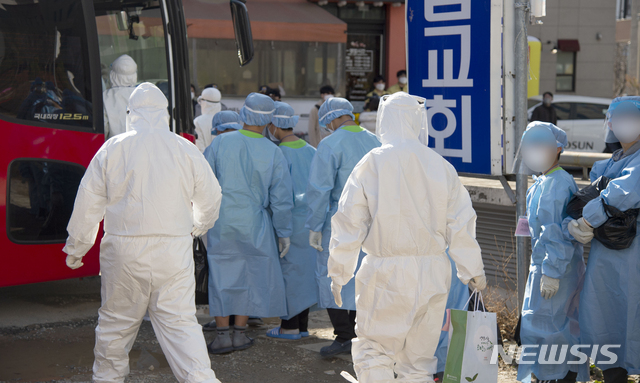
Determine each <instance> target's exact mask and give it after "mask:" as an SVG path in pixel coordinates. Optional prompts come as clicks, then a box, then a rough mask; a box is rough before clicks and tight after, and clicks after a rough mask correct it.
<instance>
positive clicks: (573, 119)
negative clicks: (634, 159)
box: [528, 94, 612, 153]
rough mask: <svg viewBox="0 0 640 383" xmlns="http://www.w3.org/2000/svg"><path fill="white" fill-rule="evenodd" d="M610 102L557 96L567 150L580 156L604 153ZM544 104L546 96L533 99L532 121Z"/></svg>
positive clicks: (530, 101)
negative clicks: (565, 135) (578, 153)
mask: <svg viewBox="0 0 640 383" xmlns="http://www.w3.org/2000/svg"><path fill="white" fill-rule="evenodd" d="M611 101H612V99H610V98H597V97H583V96H572V95H560V94H559V95H555V96H553V104H552V105H553V107H554V108H555V110H556V115H557V116H558V127H560V128H562V129H563V130H564V131H565V132H566V133H567V136H568V138H569V145H567V147H566V149H567V150H574V151H579V152H595V153H604V152H606V151H607V149H606V145H605V143H604V118H605V116H606V114H607V109H608V108H609V104H611ZM541 104H542V96H534V97H531V98H530V99H529V104H528V106H529V110H528V118H529V120H531V115H532V114H533V110H534V109H535V108H537V107H538V106H539V105H541Z"/></svg>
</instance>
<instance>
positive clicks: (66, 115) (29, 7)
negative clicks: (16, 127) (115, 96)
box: [0, 0, 93, 129]
mask: <svg viewBox="0 0 640 383" xmlns="http://www.w3.org/2000/svg"><path fill="white" fill-rule="evenodd" d="M0 47H2V51H3V52H4V53H3V55H2V56H3V57H0V118H5V119H7V120H14V121H13V122H17V123H20V122H22V123H24V121H25V120H26V121H37V122H39V123H44V124H45V126H47V125H48V124H56V125H58V126H56V127H57V128H60V126H59V125H63V126H62V128H64V126H67V127H73V128H75V129H78V128H80V129H83V128H89V129H91V128H93V116H92V107H91V83H90V71H89V56H88V49H87V33H86V26H85V24H84V13H83V9H82V2H80V1H77V0H58V1H38V0H26V1H19V2H16V1H15V0H0ZM16 119H17V120H21V121H15V120H16Z"/></svg>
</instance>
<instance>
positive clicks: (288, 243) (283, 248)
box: [278, 237, 291, 258]
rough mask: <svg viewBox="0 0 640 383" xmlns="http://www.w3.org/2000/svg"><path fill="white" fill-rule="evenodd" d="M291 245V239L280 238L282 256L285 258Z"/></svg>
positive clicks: (279, 244)
mask: <svg viewBox="0 0 640 383" xmlns="http://www.w3.org/2000/svg"><path fill="white" fill-rule="evenodd" d="M289 247H291V239H289V238H288V237H287V238H278V248H280V258H284V256H285V255H287V253H288V252H289Z"/></svg>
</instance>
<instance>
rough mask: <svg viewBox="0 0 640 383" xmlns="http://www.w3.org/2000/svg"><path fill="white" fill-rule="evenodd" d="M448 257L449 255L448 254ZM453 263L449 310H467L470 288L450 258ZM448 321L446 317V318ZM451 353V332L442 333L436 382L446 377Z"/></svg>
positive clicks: (439, 343)
mask: <svg viewBox="0 0 640 383" xmlns="http://www.w3.org/2000/svg"><path fill="white" fill-rule="evenodd" d="M447 255H448V253H447ZM449 262H451V287H450V288H449V296H448V297H447V306H446V307H447V309H453V310H467V304H468V303H469V287H467V285H465V284H464V283H462V281H461V280H460V278H458V272H457V269H456V263H455V262H454V261H453V259H451V256H449ZM445 319H446V317H445ZM448 351H449V332H448V331H442V333H441V334H440V339H439V340H438V348H437V349H436V358H438V367H437V368H438V369H437V371H438V373H437V374H436V376H437V380H436V382H442V379H443V377H444V367H445V364H446V363H447V352H448Z"/></svg>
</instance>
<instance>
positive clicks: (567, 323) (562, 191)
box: [518, 167, 590, 382]
mask: <svg viewBox="0 0 640 383" xmlns="http://www.w3.org/2000/svg"><path fill="white" fill-rule="evenodd" d="M577 190H578V187H577V185H576V183H575V181H574V179H573V177H572V176H571V175H570V174H569V173H567V172H566V171H564V170H563V169H562V168H560V167H558V168H555V169H553V170H551V171H550V172H549V173H548V174H546V175H542V176H540V177H538V178H537V179H536V180H535V183H534V184H533V185H532V186H531V187H530V188H529V190H528V191H527V218H528V221H529V232H530V234H531V249H532V251H531V265H530V266H529V277H528V278H527V286H526V289H525V293H524V302H523V304H522V323H521V327H520V338H521V340H522V344H523V345H540V347H539V348H538V349H537V350H536V349H531V348H529V349H527V353H532V354H535V356H529V357H526V358H523V361H528V362H531V361H534V360H535V362H534V363H533V364H522V363H521V364H519V366H518V381H524V382H527V381H529V380H530V379H531V373H534V374H535V375H536V377H537V378H538V379H539V380H555V379H563V378H564V377H565V376H566V375H567V373H568V372H569V371H573V372H576V373H578V381H580V382H584V381H589V380H590V378H589V371H588V365H587V364H586V363H583V364H580V365H577V364H567V363H566V362H568V361H570V360H574V359H575V358H572V357H571V356H570V355H571V354H570V353H569V350H567V357H566V361H565V363H561V364H539V363H538V359H539V355H538V354H539V353H541V352H542V351H543V349H546V350H547V351H546V355H545V356H544V357H543V359H545V358H546V356H547V355H548V354H549V350H550V349H551V346H552V345H557V353H556V354H555V355H552V356H551V358H553V359H555V360H558V359H559V354H561V350H562V345H567V346H568V349H571V346H573V345H574V344H580V342H579V336H580V327H579V326H578V302H579V295H580V290H581V288H582V281H583V278H584V270H585V266H584V258H583V256H582V253H583V248H582V245H581V244H579V243H577V242H574V241H572V240H571V237H570V236H569V234H568V232H567V231H566V230H564V229H563V220H564V219H565V218H567V213H566V208H567V204H568V203H569V200H570V199H571V197H572V196H573V195H574V194H575V192H576V191H577ZM543 274H544V275H546V276H548V277H551V278H556V279H559V280H560V288H559V290H558V292H557V293H556V295H554V296H553V297H552V298H550V299H544V298H542V295H541V294H540V280H541V279H542V275H543Z"/></svg>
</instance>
